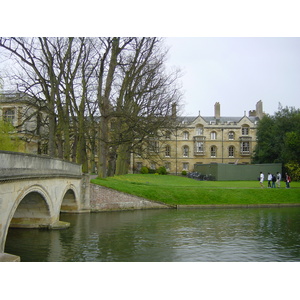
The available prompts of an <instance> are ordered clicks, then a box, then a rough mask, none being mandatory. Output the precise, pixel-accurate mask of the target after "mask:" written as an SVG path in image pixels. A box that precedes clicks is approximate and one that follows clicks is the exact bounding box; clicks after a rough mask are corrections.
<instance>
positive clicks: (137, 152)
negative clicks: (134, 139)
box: [135, 146, 143, 157]
mask: <svg viewBox="0 0 300 300" xmlns="http://www.w3.org/2000/svg"><path fill="white" fill-rule="evenodd" d="M142 152H143V149H142V147H141V146H138V147H137V148H136V152H135V155H136V156H137V157H142Z"/></svg>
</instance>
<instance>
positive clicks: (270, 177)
mask: <svg viewBox="0 0 300 300" xmlns="http://www.w3.org/2000/svg"><path fill="white" fill-rule="evenodd" d="M271 181H272V174H270V173H268V188H270V187H271Z"/></svg>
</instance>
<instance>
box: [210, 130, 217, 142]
mask: <svg viewBox="0 0 300 300" xmlns="http://www.w3.org/2000/svg"><path fill="white" fill-rule="evenodd" d="M210 139H211V140H216V139H217V133H216V132H215V131H212V132H211V133H210Z"/></svg>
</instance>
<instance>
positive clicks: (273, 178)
mask: <svg viewBox="0 0 300 300" xmlns="http://www.w3.org/2000/svg"><path fill="white" fill-rule="evenodd" d="M275 182H276V176H275V174H274V175H273V174H272V188H273V189H274V188H276V186H275Z"/></svg>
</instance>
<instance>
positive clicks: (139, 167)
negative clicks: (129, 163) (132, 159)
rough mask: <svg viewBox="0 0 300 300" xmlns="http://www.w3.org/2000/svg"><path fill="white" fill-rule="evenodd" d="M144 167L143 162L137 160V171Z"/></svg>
mask: <svg viewBox="0 0 300 300" xmlns="http://www.w3.org/2000/svg"><path fill="white" fill-rule="evenodd" d="M142 167H143V163H141V162H137V163H136V169H137V171H141V169H142Z"/></svg>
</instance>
